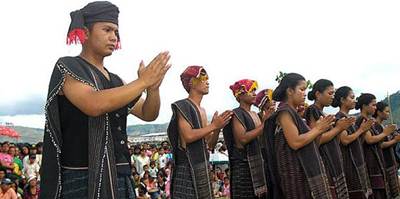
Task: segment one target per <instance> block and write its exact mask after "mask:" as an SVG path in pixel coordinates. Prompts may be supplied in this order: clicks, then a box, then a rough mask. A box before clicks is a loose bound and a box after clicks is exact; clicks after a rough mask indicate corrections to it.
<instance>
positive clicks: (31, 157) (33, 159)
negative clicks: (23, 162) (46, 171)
mask: <svg viewBox="0 0 400 199" xmlns="http://www.w3.org/2000/svg"><path fill="white" fill-rule="evenodd" d="M35 160H36V154H30V155H29V163H30V164H33V163H35Z"/></svg>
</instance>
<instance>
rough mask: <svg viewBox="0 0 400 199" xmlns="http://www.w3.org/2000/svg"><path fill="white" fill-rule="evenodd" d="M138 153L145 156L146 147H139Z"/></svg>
mask: <svg viewBox="0 0 400 199" xmlns="http://www.w3.org/2000/svg"><path fill="white" fill-rule="evenodd" d="M140 155H141V156H142V157H144V156H146V149H145V148H141V149H140Z"/></svg>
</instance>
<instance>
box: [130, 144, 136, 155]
mask: <svg viewBox="0 0 400 199" xmlns="http://www.w3.org/2000/svg"><path fill="white" fill-rule="evenodd" d="M134 152H135V149H134V147H133V146H131V147H129V155H133V154H134Z"/></svg>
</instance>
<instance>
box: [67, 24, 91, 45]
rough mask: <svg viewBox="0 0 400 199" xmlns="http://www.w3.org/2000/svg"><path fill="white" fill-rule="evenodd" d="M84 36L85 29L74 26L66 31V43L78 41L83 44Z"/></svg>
mask: <svg viewBox="0 0 400 199" xmlns="http://www.w3.org/2000/svg"><path fill="white" fill-rule="evenodd" d="M85 40H86V37H85V30H84V29H81V28H76V29H73V30H71V31H70V32H69V33H68V37H67V44H68V45H71V44H77V43H78V41H79V42H80V43H81V44H83V43H85Z"/></svg>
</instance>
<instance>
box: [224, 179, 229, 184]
mask: <svg viewBox="0 0 400 199" xmlns="http://www.w3.org/2000/svg"><path fill="white" fill-rule="evenodd" d="M224 185H229V178H228V177H225V178H224Z"/></svg>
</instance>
